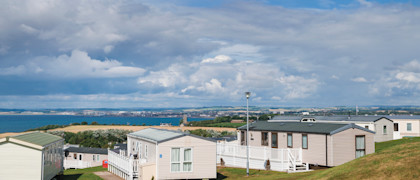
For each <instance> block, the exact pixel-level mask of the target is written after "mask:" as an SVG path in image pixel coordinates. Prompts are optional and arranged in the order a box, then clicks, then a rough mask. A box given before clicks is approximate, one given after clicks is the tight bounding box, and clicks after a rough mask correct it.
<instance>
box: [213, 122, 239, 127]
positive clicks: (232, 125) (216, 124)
mask: <svg viewBox="0 0 420 180" xmlns="http://www.w3.org/2000/svg"><path fill="white" fill-rule="evenodd" d="M245 124H246V123H230V122H223V123H214V124H209V125H208V126H210V127H228V128H238V127H241V126H243V125H245Z"/></svg>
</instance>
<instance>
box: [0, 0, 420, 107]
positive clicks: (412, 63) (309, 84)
mask: <svg viewBox="0 0 420 180" xmlns="http://www.w3.org/2000/svg"><path fill="white" fill-rule="evenodd" d="M245 91H250V92H251V93H252V97H251V101H250V104H251V105H257V106H305V107H309V106H337V105H346V106H355V105H359V106H362V105H420V98H419V95H420V2H418V1H414V0H413V1H410V0H406V1H396V0H395V1H394V0H377V1H366V0H340V1H332V0H299V1H296V0H277V1H270V0H260V1H257V0H255V1H251V0H249V1H245V0H244V1H239V0H223V1H222V0H200V1H197V0H173V1H165V0H92V1H82V0H72V1H58V0H37V1H23V0H18V1H16V0H2V1H0V108H86V107H110V108H120V107H198V106H216V105H244V103H245V96H244V92H245Z"/></svg>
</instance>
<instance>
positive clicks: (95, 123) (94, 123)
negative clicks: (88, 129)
mask: <svg viewBox="0 0 420 180" xmlns="http://www.w3.org/2000/svg"><path fill="white" fill-rule="evenodd" d="M90 125H98V122H96V121H93V122H92V123H90Z"/></svg>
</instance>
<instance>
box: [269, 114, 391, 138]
mask: <svg viewBox="0 0 420 180" xmlns="http://www.w3.org/2000/svg"><path fill="white" fill-rule="evenodd" d="M268 122H312V123H343V124H350V123H354V124H356V125H358V126H360V127H363V128H365V129H369V130H371V131H375V132H376V133H375V135H374V140H375V142H383V141H390V140H393V139H394V122H393V120H391V119H390V118H388V117H385V116H342V115H335V116H275V117H274V118H273V119H272V120H268Z"/></svg>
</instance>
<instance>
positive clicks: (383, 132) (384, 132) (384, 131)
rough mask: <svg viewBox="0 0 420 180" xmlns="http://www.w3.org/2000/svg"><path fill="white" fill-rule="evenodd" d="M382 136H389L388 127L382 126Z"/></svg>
mask: <svg viewBox="0 0 420 180" xmlns="http://www.w3.org/2000/svg"><path fill="white" fill-rule="evenodd" d="M382 134H388V129H387V126H386V125H383V126H382Z"/></svg>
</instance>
